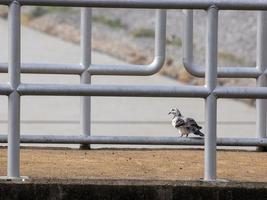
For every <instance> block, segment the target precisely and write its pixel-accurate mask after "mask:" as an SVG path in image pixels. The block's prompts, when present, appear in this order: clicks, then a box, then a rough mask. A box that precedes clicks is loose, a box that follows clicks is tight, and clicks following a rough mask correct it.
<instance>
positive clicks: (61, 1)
mask: <svg viewBox="0 0 267 200" xmlns="http://www.w3.org/2000/svg"><path fill="white" fill-rule="evenodd" d="M13 1H15V0H0V4H2V5H9V4H11V3H12V2H13ZM17 2H19V3H20V4H21V5H32V6H33V5H39V6H64V7H69V6H71V7H98V8H100V7H102V8H149V9H208V8H209V7H211V6H216V7H217V8H218V9H219V10H266V9H267V0H253V1H251V0H190V1H188V0H164V1H162V0H146V1H144V0H127V1H126V0H38V1H36V0H17Z"/></svg>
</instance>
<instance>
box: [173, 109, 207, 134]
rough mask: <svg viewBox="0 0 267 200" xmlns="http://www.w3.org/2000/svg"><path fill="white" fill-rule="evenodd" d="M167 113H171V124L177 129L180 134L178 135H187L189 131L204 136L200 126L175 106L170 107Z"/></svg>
mask: <svg viewBox="0 0 267 200" xmlns="http://www.w3.org/2000/svg"><path fill="white" fill-rule="evenodd" d="M169 115H173V118H172V121H171V124H172V126H173V127H174V128H177V129H178V131H179V133H180V134H181V136H180V137H183V136H184V135H185V136H186V137H188V135H189V134H190V133H193V134H194V135H197V136H200V137H204V136H205V135H204V134H203V133H202V132H201V131H200V130H201V129H202V127H201V126H199V125H198V124H197V122H196V121H195V120H194V119H193V118H189V117H184V116H183V115H182V114H181V112H180V111H179V110H178V109H177V108H176V109H175V108H172V109H171V111H170V112H169Z"/></svg>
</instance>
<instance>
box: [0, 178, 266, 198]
mask: <svg viewBox="0 0 267 200" xmlns="http://www.w3.org/2000/svg"><path fill="white" fill-rule="evenodd" d="M11 199H12V200H43V199H51V200H54V199H60V200H61V199H64V200H79V199H92V200H98V199H105V200H111V199H112V200H135V199H136V200H137V199H138V200H178V199H179V200H194V199H197V200H202V199H203V200H210V199H212V200H249V199H251V200H267V183H203V182H181V181H179V182H176V181H119V180H109V181H105V180H95V181H94V180H45V179H44V180H28V181H26V182H8V181H0V200H11Z"/></svg>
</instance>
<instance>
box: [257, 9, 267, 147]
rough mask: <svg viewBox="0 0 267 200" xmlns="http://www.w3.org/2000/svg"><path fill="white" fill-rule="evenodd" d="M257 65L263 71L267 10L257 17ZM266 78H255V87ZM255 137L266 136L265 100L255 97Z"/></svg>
mask: <svg viewBox="0 0 267 200" xmlns="http://www.w3.org/2000/svg"><path fill="white" fill-rule="evenodd" d="M257 23H258V24H257V27H258V28H257V67H258V68H259V69H260V71H261V72H264V71H265V70H266V68H267V11H259V12H258V19H257ZM266 86H267V78H266V75H264V74H262V75H261V76H259V77H258V78H257V87H266ZM256 109H257V121H256V127H257V137H259V138H263V137H266V136H267V130H266V120H267V117H266V109H267V100H266V99H257V100H256ZM258 150H259V151H263V150H265V151H267V149H266V148H264V147H258Z"/></svg>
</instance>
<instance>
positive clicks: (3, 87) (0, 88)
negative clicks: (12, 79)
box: [0, 84, 13, 95]
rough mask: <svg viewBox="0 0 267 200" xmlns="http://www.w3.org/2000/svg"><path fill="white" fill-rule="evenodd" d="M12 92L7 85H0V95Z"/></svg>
mask: <svg viewBox="0 0 267 200" xmlns="http://www.w3.org/2000/svg"><path fill="white" fill-rule="evenodd" d="M12 92H13V90H12V87H11V86H10V85H9V84H0V95H9V94H10V93H12Z"/></svg>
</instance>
